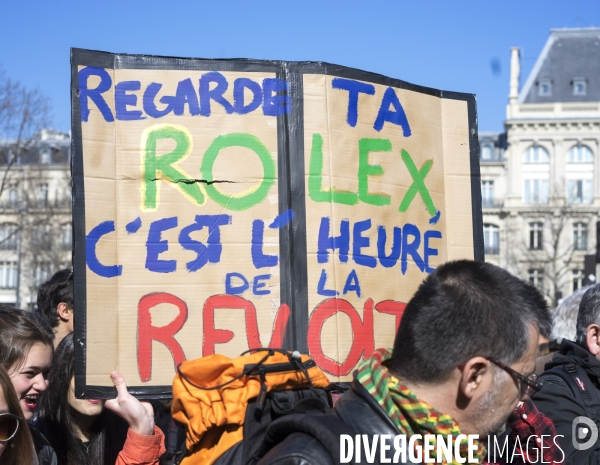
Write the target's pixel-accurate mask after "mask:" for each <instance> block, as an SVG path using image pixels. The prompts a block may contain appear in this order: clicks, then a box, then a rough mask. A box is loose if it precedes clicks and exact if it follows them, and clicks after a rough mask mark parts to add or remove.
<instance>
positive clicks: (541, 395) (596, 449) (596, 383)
mask: <svg viewBox="0 0 600 465" xmlns="http://www.w3.org/2000/svg"><path fill="white" fill-rule="evenodd" d="M572 364H575V365H578V366H580V367H582V368H583V370H584V372H585V373H584V374H587V376H588V377H589V380H586V379H583V380H582V381H583V384H584V385H585V388H584V389H588V390H590V391H591V390H595V392H590V394H592V395H593V396H592V399H598V398H599V396H598V394H600V361H598V360H596V358H595V357H594V356H593V355H592V354H590V352H589V351H588V350H587V349H584V348H583V347H581V346H580V345H578V344H576V343H575V342H571V341H566V340H564V339H563V342H562V344H561V348H560V351H559V352H557V353H556V354H555V355H554V357H553V358H552V360H551V361H550V362H548V363H547V364H546V371H544V373H543V374H542V375H541V380H542V381H543V383H544V384H543V387H542V389H541V390H540V391H539V392H537V393H536V394H534V396H533V401H534V402H535V404H536V406H537V407H538V409H539V410H540V411H541V412H542V413H544V414H545V415H546V416H547V417H549V418H550V419H552V421H554V426H555V427H556V432H557V435H562V436H563V437H558V443H559V445H560V447H561V449H562V450H563V451H564V453H565V461H564V465H600V439H599V440H598V441H596V444H595V445H594V446H593V447H591V448H590V449H588V450H577V449H575V447H574V445H573V441H574V440H575V441H577V438H573V422H574V420H575V418H577V417H581V416H583V417H589V415H588V412H587V410H586V408H585V405H584V402H583V401H582V400H581V396H578V395H577V394H576V393H574V392H573V389H571V387H569V384H568V383H567V382H566V381H565V380H564V379H563V378H562V377H560V376H559V375H557V374H556V372H557V371H556V370H562V371H563V372H564V367H565V366H569V365H571V366H572ZM565 376H566V375H565ZM570 384H571V385H574V382H573V383H570ZM594 416H595V418H592V420H593V421H594V422H596V424H598V423H599V422H600V416H599V415H598V414H596V415H594ZM590 434H591V433H590ZM586 439H587V438H583V439H582V440H581V441H578V442H579V443H582V442H585V441H586Z"/></svg>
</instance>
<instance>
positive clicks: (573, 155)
mask: <svg viewBox="0 0 600 465" xmlns="http://www.w3.org/2000/svg"><path fill="white" fill-rule="evenodd" d="M593 161H594V156H593V155H592V151H591V150H590V148H589V147H586V146H585V145H576V146H575V147H572V148H571V150H569V152H568V153H567V162H568V163H592V162H593Z"/></svg>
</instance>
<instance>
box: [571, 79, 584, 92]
mask: <svg viewBox="0 0 600 465" xmlns="http://www.w3.org/2000/svg"><path fill="white" fill-rule="evenodd" d="M572 85H573V95H585V94H587V81H586V80H585V79H584V78H575V79H573V81H572Z"/></svg>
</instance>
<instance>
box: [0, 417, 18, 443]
mask: <svg viewBox="0 0 600 465" xmlns="http://www.w3.org/2000/svg"><path fill="white" fill-rule="evenodd" d="M18 429H19V417H18V416H16V415H13V414H12V413H0V442H6V441H10V440H11V439H12V438H14V437H15V434H17V430H18Z"/></svg>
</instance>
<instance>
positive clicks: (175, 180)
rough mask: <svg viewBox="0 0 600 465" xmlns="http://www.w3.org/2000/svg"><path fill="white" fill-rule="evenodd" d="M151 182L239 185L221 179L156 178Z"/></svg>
mask: <svg viewBox="0 0 600 465" xmlns="http://www.w3.org/2000/svg"><path fill="white" fill-rule="evenodd" d="M149 181H153V182H155V181H167V182H172V183H175V184H179V183H181V184H197V183H200V184H206V185H207V186H210V185H211V184H223V183H228V184H237V182H236V181H227V180H221V179H215V180H214V181H207V180H206V179H187V178H182V179H163V178H154V179H149Z"/></svg>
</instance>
